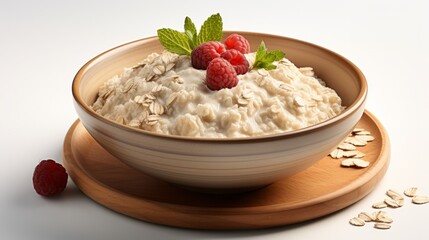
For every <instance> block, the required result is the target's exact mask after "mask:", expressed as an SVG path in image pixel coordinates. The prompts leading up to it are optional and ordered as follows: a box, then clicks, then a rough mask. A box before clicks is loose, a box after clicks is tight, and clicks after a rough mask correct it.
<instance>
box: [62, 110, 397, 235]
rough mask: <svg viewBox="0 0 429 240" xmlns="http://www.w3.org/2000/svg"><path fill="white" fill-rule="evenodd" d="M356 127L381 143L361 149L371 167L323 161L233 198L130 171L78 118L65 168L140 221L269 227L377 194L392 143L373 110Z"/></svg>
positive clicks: (92, 193)
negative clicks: (346, 166) (370, 194)
mask: <svg viewBox="0 0 429 240" xmlns="http://www.w3.org/2000/svg"><path fill="white" fill-rule="evenodd" d="M357 127H361V128H364V129H366V130H368V131H370V132H371V134H372V135H373V136H374V137H375V138H376V139H375V140H374V141H373V142H370V143H369V144H368V145H367V146H365V147H361V148H359V150H360V151H362V152H364V153H365V154H366V157H365V158H364V159H366V160H368V161H370V162H371V164H370V166H369V167H367V168H362V169H357V168H343V167H341V166H340V162H341V160H338V159H332V158H330V157H325V158H323V159H321V160H320V161H318V162H317V163H316V164H314V165H313V166H312V167H310V168H308V169H306V170H305V171H303V172H300V173H298V174H296V175H294V176H291V177H288V178H285V179H283V180H281V181H278V182H275V183H273V184H271V185H269V186H266V187H264V188H261V189H258V190H255V191H251V192H246V193H240V194H233V195H211V194H203V193H198V192H193V191H188V190H185V189H183V188H180V187H177V186H174V185H171V184H168V183H166V182H163V181H160V180H158V179H155V178H153V177H150V176H147V175H145V174H143V173H141V172H139V171H137V170H135V169H132V168H130V167H129V166H127V165H125V164H124V163H122V162H121V161H120V160H118V159H117V158H115V157H113V156H112V155H110V154H109V153H108V152H106V151H105V150H104V149H103V148H102V147H101V146H100V145H99V144H98V143H97V142H96V141H95V140H94V139H93V138H92V137H91V136H90V135H89V133H88V132H87V131H86V130H85V128H84V127H83V125H82V124H81V123H80V121H79V120H77V121H76V122H75V123H74V124H73V125H72V126H71V128H70V130H69V131H68V133H67V135H66V138H65V141H64V149H63V162H64V165H65V167H66V169H67V171H68V173H69V175H70V177H71V179H72V180H73V181H74V183H75V184H76V185H77V186H78V187H79V188H80V189H81V191H82V192H84V193H85V194H86V195H87V196H88V197H90V198H92V199H93V200H94V201H96V202H97V203H99V204H101V205H103V206H105V207H107V208H109V209H111V210H114V211H116V212H119V213H122V214H125V215H128V216H131V217H134V218H137V219H141V220H144V221H147V222H152V223H157V224H163V225H169V226H176V227H184V228H193V229H223V230H224V229H257V228H267V227H274V226H281V225H286V224H292V223H297V222H302V221H306V220H310V219H315V218H318V217H321V216H324V215H327V214H330V213H332V212H335V211H338V210H340V209H342V208H345V207H347V206H349V205H351V204H353V203H355V202H357V201H359V200H360V199H362V198H363V197H364V196H366V195H367V194H368V193H370V192H371V191H372V190H373V188H374V187H375V185H376V184H377V183H378V182H379V181H380V180H381V179H382V177H383V176H384V174H385V172H386V170H387V168H388V163H389V158H390V144H389V138H388V136H387V133H386V131H385V129H384V128H383V126H382V125H381V123H380V122H379V121H378V120H377V119H376V118H375V117H374V116H373V115H372V114H370V113H369V112H368V111H365V113H364V115H363V116H362V118H361V120H360V121H359V123H358V125H357Z"/></svg>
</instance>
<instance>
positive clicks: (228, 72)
mask: <svg viewBox="0 0 429 240" xmlns="http://www.w3.org/2000/svg"><path fill="white" fill-rule="evenodd" d="M237 83H238V78H237V73H236V72H235V69H234V67H233V66H232V65H231V64H230V63H229V62H228V61H227V60H225V59H223V58H215V59H213V60H212V61H211V62H210V63H209V66H208V67H207V74H206V84H207V87H208V88H210V89H211V90H220V89H222V88H232V87H235V86H237Z"/></svg>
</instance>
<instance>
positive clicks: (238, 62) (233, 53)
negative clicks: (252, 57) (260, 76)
mask: <svg viewBox="0 0 429 240" xmlns="http://www.w3.org/2000/svg"><path fill="white" fill-rule="evenodd" d="M220 57H221V58H223V59H225V60H227V61H228V62H229V63H231V65H232V66H233V67H234V69H235V72H237V74H238V75H240V74H245V73H247V71H248V70H249V62H248V61H247V59H246V57H245V56H244V55H243V54H242V53H241V52H239V51H238V50H235V49H231V50H227V51H225V52H224V53H222V54H221V55H220Z"/></svg>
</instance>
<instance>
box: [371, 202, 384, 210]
mask: <svg viewBox="0 0 429 240" xmlns="http://www.w3.org/2000/svg"><path fill="white" fill-rule="evenodd" d="M372 207H373V208H377V209H380V208H386V207H387V204H386V203H385V202H384V201H383V202H377V203H374V204H372Z"/></svg>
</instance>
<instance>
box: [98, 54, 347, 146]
mask: <svg viewBox="0 0 429 240" xmlns="http://www.w3.org/2000/svg"><path fill="white" fill-rule="evenodd" d="M246 58H247V60H248V61H249V63H250V65H252V63H253V62H254V61H255V54H254V53H249V54H246ZM276 65H277V68H276V69H273V70H265V69H257V70H252V69H251V70H250V71H249V72H247V73H246V74H243V75H238V79H239V81H238V84H237V86H236V87H233V88H231V89H228V88H224V89H221V90H219V91H211V90H210V89H208V88H207V86H206V85H205V84H204V81H205V79H206V71H205V70H198V69H195V68H193V67H192V65H191V60H190V57H189V56H184V55H180V56H179V55H177V54H174V53H170V52H167V51H165V52H163V53H161V54H158V53H153V54H151V55H150V56H148V57H147V58H146V59H144V60H143V61H142V62H141V63H140V64H138V65H136V66H134V67H131V68H126V69H125V70H124V71H123V73H122V74H120V75H118V76H115V77H113V78H111V79H109V80H107V81H106V82H105V83H104V84H103V85H102V86H101V88H100V90H99V93H98V98H97V99H96V101H95V102H94V104H93V105H92V108H93V110H94V111H96V112H97V113H98V114H100V115H102V116H104V117H105V118H107V119H110V120H113V121H116V122H118V123H120V124H124V125H128V126H131V127H135V128H140V129H144V130H147V131H151V132H156V133H162V134H168V135H179V136H192V137H212V138H225V137H248V136H258V135H268V134H275V133H281V132H286V131H291V130H296V129H300V128H304V127H307V126H311V125H314V124H317V123H320V122H323V121H325V120H327V119H329V118H332V117H334V116H336V115H338V114H339V113H341V112H342V111H343V110H344V108H345V107H344V106H342V105H341V99H340V97H339V96H338V95H337V94H336V92H335V91H334V90H333V89H331V88H328V87H326V86H325V84H324V82H323V81H322V80H320V79H318V78H316V77H315V74H314V72H313V69H312V68H310V67H303V68H298V67H296V66H295V65H294V64H293V63H292V62H290V61H289V60H288V59H286V58H283V59H282V60H280V61H278V62H277V63H276Z"/></svg>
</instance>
